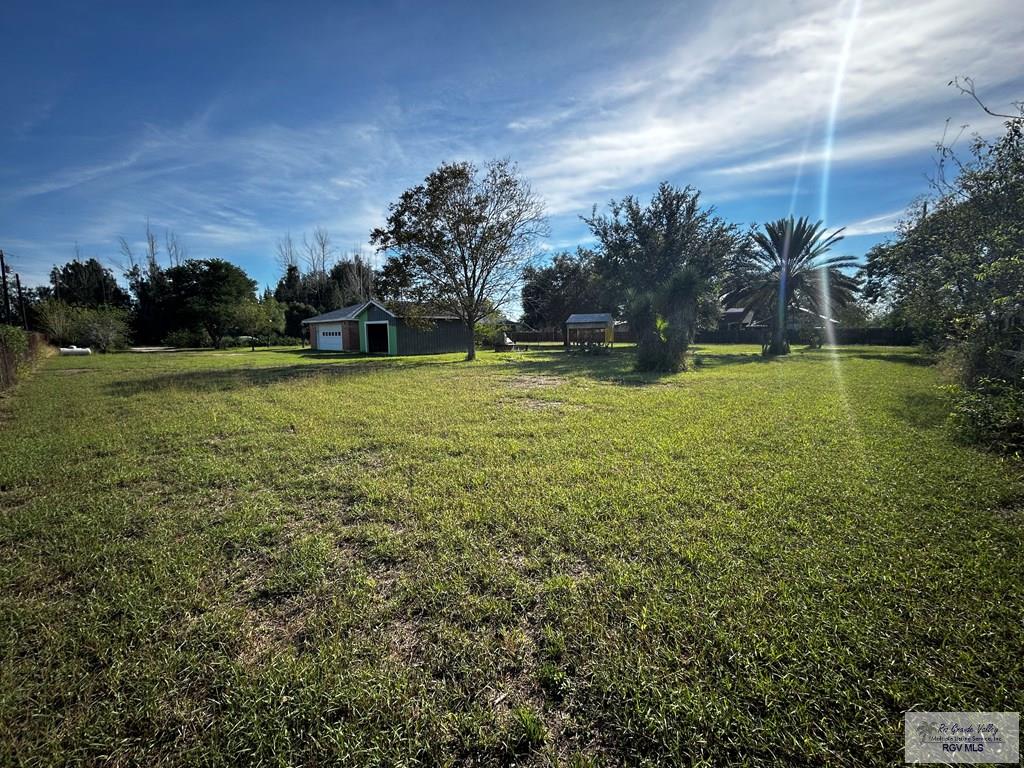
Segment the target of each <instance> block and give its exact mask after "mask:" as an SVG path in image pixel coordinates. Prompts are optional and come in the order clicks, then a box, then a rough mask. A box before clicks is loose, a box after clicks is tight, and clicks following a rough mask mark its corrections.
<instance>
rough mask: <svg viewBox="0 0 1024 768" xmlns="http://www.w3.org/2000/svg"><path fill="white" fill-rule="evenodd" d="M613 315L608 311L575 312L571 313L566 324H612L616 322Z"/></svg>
mask: <svg viewBox="0 0 1024 768" xmlns="http://www.w3.org/2000/svg"><path fill="white" fill-rule="evenodd" d="M614 322H615V321H614V320H612V316H611V314H610V313H608V312H593V313H590V314H587V313H575V314H572V315H569V319H568V320H566V321H565V324H566V325H612V324H614Z"/></svg>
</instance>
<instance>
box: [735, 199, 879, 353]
mask: <svg viewBox="0 0 1024 768" xmlns="http://www.w3.org/2000/svg"><path fill="white" fill-rule="evenodd" d="M841 232H842V230H837V231H835V232H833V233H832V234H827V233H826V232H825V226H824V224H823V222H820V221H818V222H814V223H812V222H811V221H810V220H809V219H807V218H806V217H801V218H800V219H794V218H793V217H792V216H790V217H789V218H788V219H779V220H777V221H772V222H769V223H767V224H765V225H764V230H763V231H758V230H755V231H752V232H751V233H750V236H749V240H748V242H747V243H746V245H745V246H744V247H743V248H741V249H740V250H739V251H738V252H737V258H736V259H735V261H734V263H733V264H732V265H731V274H730V276H729V281H728V289H729V290H728V291H727V293H726V295H725V298H724V302H725V303H726V304H727V305H728V306H731V307H745V308H747V309H753V310H754V311H755V313H756V315H757V316H759V317H765V318H768V321H769V326H770V328H771V332H772V341H771V344H770V345H769V347H768V349H767V351H768V352H769V353H771V354H774V355H782V354H787V353H788V352H789V342H788V341H787V339H786V331H787V329H788V328H789V327H790V325H793V324H797V323H795V322H794V320H795V319H794V317H793V315H794V314H795V313H796V314H805V313H812V314H811V316H812V317H813V318H814V325H816V326H817V325H819V324H823V323H825V322H827V320H823V319H820V318H821V317H825V318H832V317H834V316H835V314H836V313H837V312H838V311H839V310H840V309H841V308H843V307H846V306H849V305H851V304H853V303H854V301H855V299H856V295H857V292H858V290H859V288H860V282H859V280H858V279H857V278H855V277H851V276H850V275H847V274H846V273H844V272H843V270H844V269H845V270H851V269H854V268H856V266H857V262H856V259H854V258H853V257H852V256H829V255H827V254H828V252H829V251H830V250H831V249H832V248H833V246H835V245H836V243H838V242H839V241H841V240H842V239H843V238H842V234H841Z"/></svg>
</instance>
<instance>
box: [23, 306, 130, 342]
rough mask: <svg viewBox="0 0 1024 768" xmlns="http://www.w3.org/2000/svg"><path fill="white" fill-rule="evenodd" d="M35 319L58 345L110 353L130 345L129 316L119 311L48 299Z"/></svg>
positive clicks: (37, 309)
mask: <svg viewBox="0 0 1024 768" xmlns="http://www.w3.org/2000/svg"><path fill="white" fill-rule="evenodd" d="M35 317H36V321H37V322H38V324H39V327H41V328H42V329H43V332H44V333H46V335H47V336H48V337H49V338H50V340H51V341H52V342H53V343H55V344H76V345H78V346H80V347H92V348H95V349H96V350H97V351H99V352H109V351H111V350H114V349H121V348H123V347H124V346H125V345H126V344H127V342H128V334H129V324H128V313H127V311H125V310H123V309H118V308H116V307H110V306H99V307H74V306H70V305H68V304H67V303H66V302H64V301H59V300H57V299H45V300H44V301H42V302H40V303H39V304H38V305H37V306H36V307H35Z"/></svg>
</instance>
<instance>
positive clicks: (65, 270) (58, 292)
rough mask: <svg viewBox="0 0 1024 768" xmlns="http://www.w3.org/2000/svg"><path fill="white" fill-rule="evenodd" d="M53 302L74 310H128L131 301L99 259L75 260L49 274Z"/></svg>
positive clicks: (55, 268)
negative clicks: (61, 302) (58, 302)
mask: <svg viewBox="0 0 1024 768" xmlns="http://www.w3.org/2000/svg"><path fill="white" fill-rule="evenodd" d="M50 285H51V287H52V290H53V294H52V295H53V298H55V299H58V300H60V301H63V302H64V303H65V304H68V305H70V306H73V307H93V308H95V307H104V306H105V307H117V308H119V309H127V308H128V305H129V304H130V303H131V297H130V296H129V295H128V294H127V293H125V291H124V289H122V288H121V286H119V285H118V284H117V280H116V279H115V277H114V273H113V272H111V271H110V270H109V269H106V268H104V266H103V265H102V264H100V263H99V262H98V261H97V260H96V259H88V260H86V261H84V262H82V261H79V260H78V259H74V260H73V261H70V262H68V263H67V264H65V265H64V266H62V267H54V268H53V270H52V271H51V272H50Z"/></svg>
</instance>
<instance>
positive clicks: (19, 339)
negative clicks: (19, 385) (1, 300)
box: [0, 325, 45, 391]
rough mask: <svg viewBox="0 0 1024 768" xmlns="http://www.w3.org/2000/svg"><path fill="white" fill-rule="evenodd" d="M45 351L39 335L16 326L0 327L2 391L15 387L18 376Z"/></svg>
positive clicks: (0, 383) (0, 379) (0, 387)
mask: <svg viewBox="0 0 1024 768" xmlns="http://www.w3.org/2000/svg"><path fill="white" fill-rule="evenodd" d="M44 349H45V344H44V343H43V339H42V337H41V336H40V335H39V334H38V333H27V332H25V331H23V330H22V329H21V328H18V327H17V326H14V325H0V391H3V390H5V389H7V388H8V387H10V386H13V385H14V383H15V382H16V381H17V380H18V376H19V375H20V374H21V372H22V371H23V370H24V369H25V367H26V366H27V365H29V364H30V363H31V362H32V361H33V360H35V359H36V358H37V357H39V356H40V355H42V353H43V350H44Z"/></svg>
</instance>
